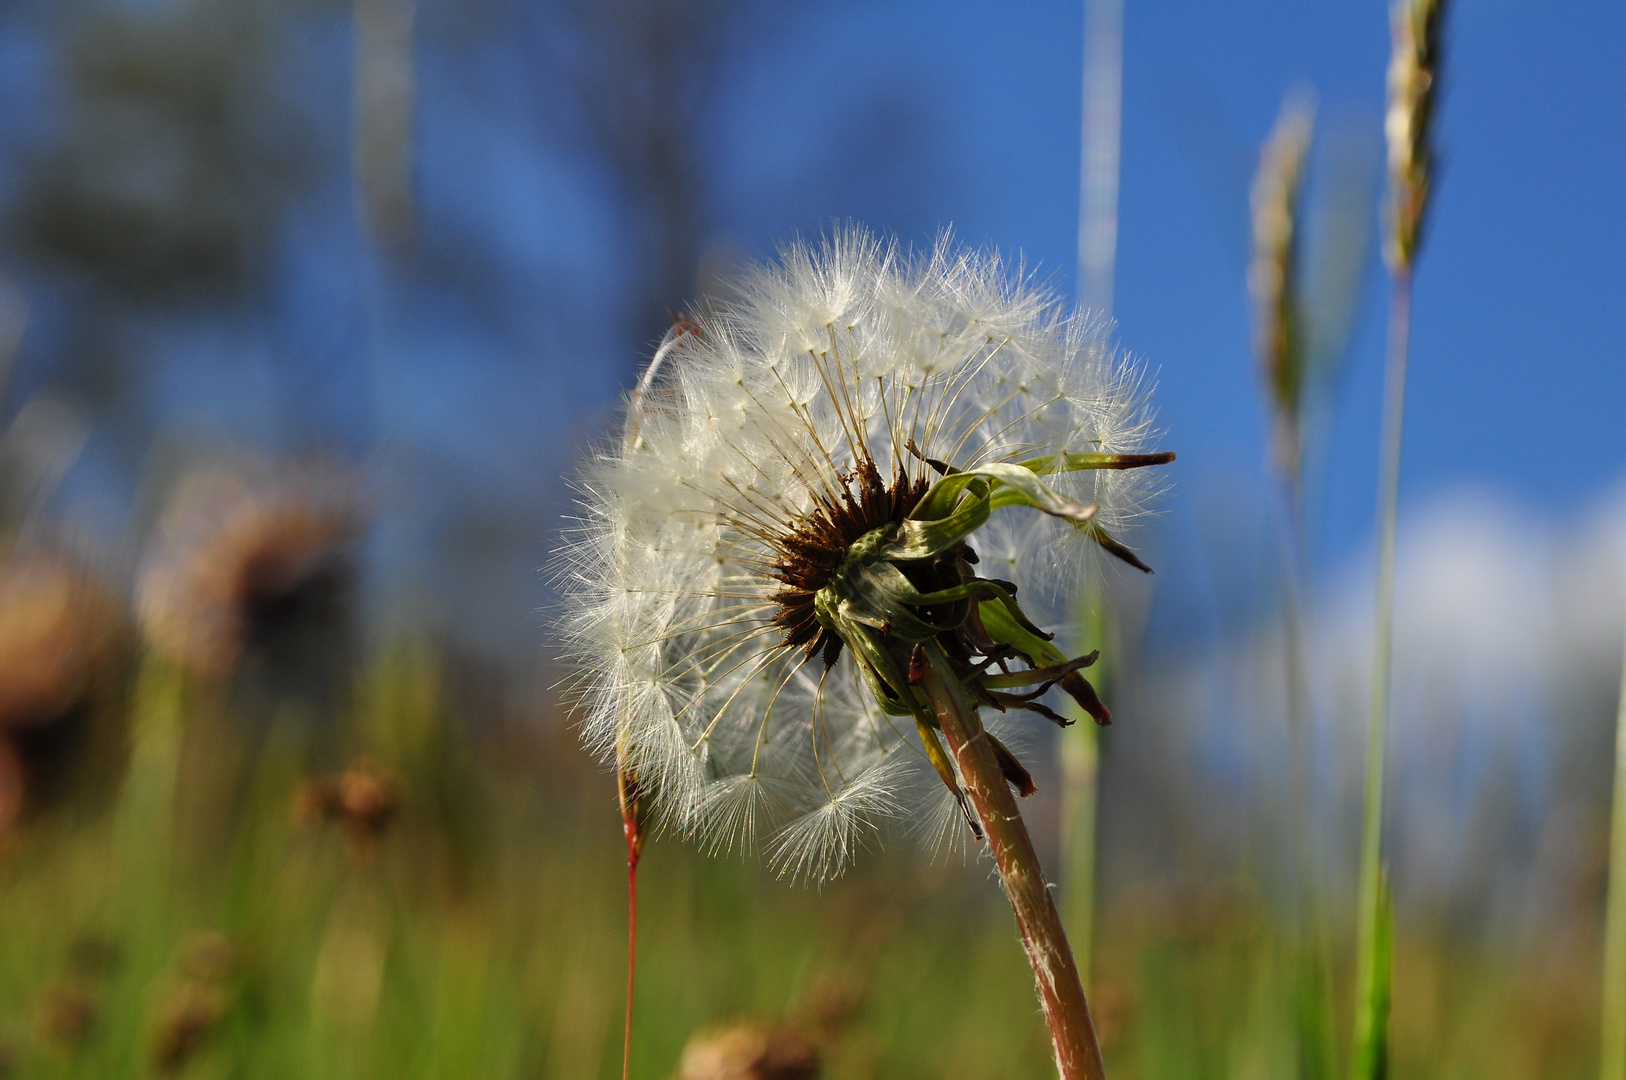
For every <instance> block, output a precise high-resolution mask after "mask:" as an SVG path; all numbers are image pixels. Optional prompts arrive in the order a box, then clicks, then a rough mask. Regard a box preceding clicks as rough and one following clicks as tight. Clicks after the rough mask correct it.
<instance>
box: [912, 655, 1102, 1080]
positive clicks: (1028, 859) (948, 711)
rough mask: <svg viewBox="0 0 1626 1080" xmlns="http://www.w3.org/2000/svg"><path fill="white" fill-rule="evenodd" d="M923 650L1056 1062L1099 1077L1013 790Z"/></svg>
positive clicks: (1078, 986)
mask: <svg viewBox="0 0 1626 1080" xmlns="http://www.w3.org/2000/svg"><path fill="white" fill-rule="evenodd" d="M925 650H926V660H927V664H926V672H925V684H924V685H925V690H926V695H927V697H928V699H929V700H930V701H931V706H932V711H933V713H934V714H935V715H936V717H937V722H938V725H939V726H940V727H941V728H942V731H943V736H944V738H946V739H947V740H948V744H949V751H950V752H951V753H952V754H953V755H954V761H955V763H956V764H957V765H958V766H959V768H960V775H961V776H962V777H963V778H964V780H965V786H966V793H967V794H968V795H969V796H970V798H971V804H972V806H974V807H976V810H977V816H978V817H979V818H980V819H981V820H982V826H983V831H984V833H985V834H986V836H987V838H988V848H989V850H990V851H991V852H992V853H993V856H994V865H995V866H996V867H998V869H999V879H1000V881H1001V882H1002V883H1003V884H1004V886H1005V895H1006V897H1007V898H1008V899H1009V900H1010V902H1011V908H1012V910H1013V911H1015V913H1016V925H1017V928H1018V930H1019V931H1020V932H1021V935H1022V946H1023V948H1025V949H1026V950H1027V954H1028V962H1029V963H1030V964H1031V965H1032V966H1033V975H1034V978H1035V979H1036V980H1037V982H1038V987H1039V1000H1040V1002H1041V1004H1042V1005H1043V1006H1044V1012H1045V1020H1046V1021H1047V1022H1048V1023H1049V1025H1050V1038H1051V1042H1052V1043H1053V1044H1054V1046H1055V1050H1056V1066H1057V1068H1058V1069H1059V1070H1060V1072H1061V1076H1062V1080H1104V1077H1105V1075H1106V1072H1105V1068H1104V1066H1103V1065H1102V1062H1101V1046H1100V1044H1099V1042H1098V1041H1097V1040H1096V1037H1095V1024H1094V1022H1093V1021H1092V1020H1091V1019H1090V1006H1089V1002H1088V1001H1086V1000H1085V997H1084V984H1083V982H1082V981H1080V979H1079V976H1078V966H1077V964H1075V963H1074V961H1073V951H1072V949H1071V948H1069V947H1068V944H1067V932H1066V931H1065V930H1064V929H1063V928H1062V924H1061V914H1060V913H1059V912H1058V911H1057V910H1056V904H1055V901H1054V900H1053V899H1052V898H1051V895H1050V888H1049V886H1048V885H1046V884H1045V879H1044V869H1043V868H1042V867H1041V866H1040V865H1039V856H1038V853H1037V852H1035V851H1034V850H1033V841H1032V840H1031V839H1030V838H1029V837H1028V830H1027V826H1026V825H1025V824H1024V823H1023V821H1022V813H1021V811H1020V810H1018V809H1017V806H1016V797H1015V796H1014V795H1013V794H1011V789H1010V787H1009V786H1008V785H1007V784H1006V782H1005V777H1004V775H1003V774H1002V773H1001V772H1000V768H999V763H998V762H997V761H996V760H995V758H994V751H993V747H992V746H990V745H989V743H988V739H987V737H986V735H985V734H984V733H983V730H982V722H981V721H980V720H979V719H978V718H977V707H976V705H975V703H974V702H972V700H971V699H970V697H969V696H968V695H967V694H966V691H965V688H964V687H963V686H961V685H960V682H959V680H958V679H957V678H955V677H954V674H953V672H952V670H951V669H950V667H949V661H948V657H947V656H946V655H945V654H944V653H943V650H942V647H941V646H939V645H938V644H937V643H936V642H935V641H928V642H926V644H925Z"/></svg>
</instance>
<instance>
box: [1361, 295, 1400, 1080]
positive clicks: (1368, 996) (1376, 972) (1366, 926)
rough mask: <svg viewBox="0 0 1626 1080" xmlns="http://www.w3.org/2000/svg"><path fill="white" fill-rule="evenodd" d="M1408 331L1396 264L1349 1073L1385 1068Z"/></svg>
mask: <svg viewBox="0 0 1626 1080" xmlns="http://www.w3.org/2000/svg"><path fill="white" fill-rule="evenodd" d="M1410 330H1411V270H1410V268H1409V267H1408V266H1404V265H1401V266H1396V267H1395V268H1394V276H1393V292H1392V293H1391V295H1390V298H1389V367H1388V372H1387V374H1386V375H1385V377H1384V401H1383V448H1382V453H1383V457H1382V465H1381V474H1380V476H1379V479H1378V577H1377V607H1376V611H1375V613H1374V616H1373V630H1372V702H1371V721H1370V724H1371V726H1370V729H1369V731H1368V733H1367V744H1366V814H1365V820H1364V821H1363V823H1362V827H1361V877H1360V892H1359V898H1358V904H1359V907H1358V908H1357V917H1358V919H1359V924H1358V926H1357V930H1356V933H1357V937H1356V969H1355V1069H1354V1077H1355V1080H1372V1078H1376V1077H1380V1076H1382V1075H1383V1074H1384V1072H1385V1071H1386V1070H1385V1063H1386V1059H1387V1057H1388V1048H1387V1043H1388V1037H1387V1036H1388V1005H1389V985H1388V984H1389V978H1388V975H1389V957H1388V955H1387V953H1388V948H1389V932H1388V926H1387V922H1388V919H1389V905H1388V903H1387V902H1386V891H1387V890H1386V883H1385V881H1384V871H1383V765H1384V735H1385V729H1386V727H1387V726H1388V721H1389V682H1390V673H1389V666H1390V660H1391V657H1392V653H1393V641H1394V602H1395V580H1394V578H1395V524H1396V519H1397V517H1398V513H1399V503H1400V447H1401V436H1402V432H1403V427H1404V421H1405V411H1406V353H1407V346H1408V339H1409V335H1410Z"/></svg>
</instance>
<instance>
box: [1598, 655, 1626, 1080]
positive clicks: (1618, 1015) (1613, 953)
mask: <svg viewBox="0 0 1626 1080" xmlns="http://www.w3.org/2000/svg"><path fill="white" fill-rule="evenodd" d="M1619 710H1620V711H1619V713H1618V715H1617V716H1616V718H1615V796H1614V798H1615V805H1614V815H1613V816H1614V820H1613V821H1612V822H1611V825H1610V829H1609V906H1608V908H1607V909H1606V912H1605V915H1604V924H1603V1021H1602V1030H1601V1033H1600V1034H1601V1045H1600V1047H1599V1051H1600V1052H1599V1057H1598V1076H1599V1080H1626V656H1623V657H1622V660H1621V676H1620V706H1619Z"/></svg>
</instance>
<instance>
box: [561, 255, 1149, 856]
mask: <svg viewBox="0 0 1626 1080" xmlns="http://www.w3.org/2000/svg"><path fill="white" fill-rule="evenodd" d="M1107 329H1108V328H1107V327H1106V326H1105V325H1103V324H1102V323H1100V322H1099V321H1091V320H1090V319H1088V318H1086V317H1084V316H1078V315H1070V314H1068V313H1067V312H1066V311H1065V310H1064V309H1063V307H1062V305H1061V304H1060V303H1059V302H1058V301H1057V300H1055V299H1054V298H1053V297H1052V296H1050V295H1049V294H1048V293H1046V292H1044V291H1042V290H1039V289H1036V288H1034V287H1033V286H1032V285H1031V283H1030V282H1028V281H1026V280H1024V279H1023V278H1022V276H1021V275H1020V274H1013V273H1011V272H1010V271H1009V270H1008V269H1007V268H1006V267H1005V265H1004V264H1003V263H1002V262H1001V260H1000V259H999V257H998V255H997V254H993V253H989V252H980V251H973V250H967V249H965V248H962V247H960V246H958V245H957V244H955V243H954V242H953V241H952V239H951V238H950V237H949V236H947V235H944V236H943V237H942V238H940V239H939V240H938V242H937V243H936V245H935V246H934V247H933V248H932V249H931V250H930V251H929V252H928V253H925V254H918V255H917V254H911V253H909V252H906V251H904V250H903V249H901V248H900V247H899V246H898V245H897V244H896V243H895V242H888V241H883V240H880V239H877V238H876V237H874V236H873V235H871V234H870V233H868V232H865V231H863V230H861V229H854V228H847V229H842V230H839V231H837V232H836V233H835V234H834V235H833V236H831V237H829V238H828V239H826V240H824V241H823V242H822V243H819V244H817V245H814V244H808V243H803V242H798V243H794V244H792V245H790V246H788V247H786V248H784V249H783V250H782V252H781V257H780V260H779V262H778V263H777V264H772V265H767V266H762V267H759V268H757V269H755V270H753V271H751V272H749V273H748V274H747V275H745V276H744V278H743V280H742V281H740V282H739V283H738V285H737V295H736V296H735V297H734V298H733V299H731V300H728V301H726V302H722V303H720V304H718V305H716V306H715V308H714V309H713V310H710V311H708V312H707V313H706V314H705V315H704V316H703V317H702V318H700V319H699V320H698V321H690V320H687V319H685V320H681V321H680V323H679V325H678V326H677V327H675V328H674V329H673V331H672V332H671V333H669V334H668V335H667V338H666V340H665V341H664V342H663V343H662V345H661V348H660V350H659V351H658V352H657V354H656V356H655V359H654V360H653V361H652V362H651V365H650V368H649V369H648V371H647V372H646V373H645V376H644V378H643V379H642V380H641V381H640V384H639V387H638V390H637V391H636V392H635V393H634V394H633V395H632V398H631V400H630V401H629V403H628V406H627V411H626V418H625V425H624V431H623V436H622V438H621V439H619V440H617V442H616V443H615V445H613V446H611V447H608V448H606V449H604V450H602V451H601V452H599V453H598V454H596V455H595V456H594V457H593V458H592V459H591V461H590V462H589V463H588V464H587V466H586V467H585V468H584V470H583V472H582V475H581V478H580V481H579V487H580V492H581V513H580V516H579V518H578V519H577V521H576V524H575V527H574V528H573V529H572V530H571V531H570V532H569V533H568V534H567V537H566V539H565V541H564V543H563V545H562V547H561V550H560V551H559V553H558V556H557V558H556V561H555V568H556V576H557V580H558V581H559V584H560V588H561V591H562V593H563V595H564V600H563V618H562V633H563V637H564V640H565V643H566V654H567V657H568V659H569V660H570V662H571V664H572V666H573V669H574V672H575V674H574V676H573V678H572V680H571V684H570V685H571V688H572V690H573V694H574V698H575V700H576V704H577V707H578V709H579V711H580V716H581V727H582V733H583V738H584V741H585V743H586V745H587V747H588V748H589V749H590V750H591V751H592V752H594V753H595V754H597V755H599V756H600V757H601V758H602V759H604V760H606V761H610V760H613V761H617V762H619V763H620V765H621V766H622V767H623V768H624V769H629V770H632V771H633V772H634V773H635V774H636V776H637V779H638V784H639V787H640V789H641V790H642V791H643V792H644V793H645V796H646V797H647V798H648V799H650V800H651V802H652V804H653V807H654V810H655V811H656V813H657V814H658V815H659V818H660V820H661V822H662V823H663V824H664V825H665V826H666V827H668V828H672V829H675V830H677V831H679V832H681V833H683V834H685V835H687V836H690V837H692V838H694V839H696V840H697V841H698V842H700V843H701V844H702V845H704V846H706V847H707V848H709V849H711V850H713V851H716V850H723V849H734V848H736V847H738V848H750V847H752V846H754V845H756V844H758V843H761V844H762V845H763V846H765V847H766V848H767V849H768V851H769V854H770V857H771V859H772V861H773V864H774V865H775V866H776V867H777V868H778V869H779V870H780V871H781V872H782V873H784V874H787V875H789V876H792V877H797V878H803V879H823V878H827V877H830V876H833V875H835V874H837V873H839V872H840V871H841V869H842V868H843V867H844V866H845V865H846V864H847V862H848V861H849V860H850V858H851V856H852V854H853V853H854V852H855V851H856V850H858V849H859V848H861V847H862V846H863V845H864V844H865V842H866V841H867V840H868V839H870V838H871V837H873V836H874V835H876V833H877V831H878V830H879V829H880V828H881V827H882V825H883V824H885V823H886V822H888V821H889V820H890V819H896V818H908V819H912V820H914V821H915V822H916V823H917V824H919V823H922V822H926V821H928V820H929V819H932V818H933V817H934V814H935V816H936V819H937V820H938V821H939V822H941V821H942V820H943V818H942V814H941V808H942V806H944V805H946V806H947V807H949V808H950V810H951V811H952V812H954V813H956V814H962V813H963V814H964V815H965V816H966V820H967V822H970V821H971V817H970V811H969V810H968V809H966V804H965V801H964V800H963V798H961V797H960V791H959V786H958V783H957V779H958V778H957V776H956V774H955V773H954V771H953V770H954V766H953V765H952V763H950V762H949V761H948V760H947V759H946V758H945V757H944V755H943V754H942V751H941V747H940V746H939V745H938V741H937V738H936V736H935V735H934V734H933V732H932V730H931V728H932V726H933V722H932V720H931V718H930V716H929V714H924V715H923V712H922V706H921V703H920V699H919V695H918V694H916V693H915V692H914V691H913V690H912V689H911V688H910V686H911V684H912V683H913V682H914V681H916V678H915V677H916V665H917V664H918V663H921V662H922V661H921V660H920V657H921V656H922V653H921V643H922V642H926V643H927V644H928V645H929V646H930V647H931V648H933V649H938V648H940V649H941V652H934V653H933V655H939V656H944V655H946V656H947V657H948V658H949V659H950V662H951V663H952V664H953V666H954V670H955V672H956V675H957V676H958V677H959V678H960V679H961V680H962V682H963V683H964V685H966V686H967V687H968V688H970V689H971V690H972V691H973V692H974V693H975V694H976V697H977V700H978V701H979V702H980V703H981V704H982V705H983V706H984V709H983V714H984V722H985V724H986V725H987V729H988V731H989V732H990V734H991V735H993V736H995V739H994V740H993V741H994V743H995V746H996V749H998V750H999V751H1000V752H1001V765H1002V767H1003V768H1004V769H1005V772H1006V775H1007V777H1008V778H1009V779H1010V780H1011V782H1012V783H1013V784H1014V785H1016V786H1017V787H1018V788H1019V790H1020V789H1022V788H1023V782H1024V779H1025V776H1026V774H1025V770H1023V769H1022V767H1021V765H1020V764H1019V763H1017V762H1016V760H1015V756H1014V755H1013V754H1011V753H1010V752H1009V751H1007V750H1006V749H1005V747H1004V745H1003V743H1002V742H1000V737H1002V736H1004V735H1006V734H1007V733H1008V732H1009V731H1011V730H1012V729H1013V728H1016V727H1020V726H1024V725H1025V724H1026V723H1028V722H1029V721H1031V720H1033V719H1034V717H1033V716H1032V715H1031V714H1033V713H1038V714H1041V715H1044V716H1048V717H1050V718H1051V719H1055V720H1059V719H1060V718H1059V716H1058V715H1057V714H1056V713H1054V711H1053V710H1051V709H1050V708H1049V707H1048V706H1045V705H1044V704H1043V703H1042V701H1041V700H1040V699H1041V698H1042V697H1044V696H1045V693H1046V692H1047V691H1049V690H1050V689H1051V688H1052V687H1053V686H1057V685H1058V684H1059V686H1060V688H1061V689H1062V690H1065V691H1067V692H1069V693H1071V694H1072V695H1073V696H1074V697H1075V698H1076V699H1078V700H1079V701H1080V702H1081V704H1083V705H1084V706H1085V707H1086V708H1088V709H1090V711H1091V712H1092V714H1094V715H1095V716H1096V719H1097V720H1098V721H1101V722H1105V721H1106V719H1107V714H1106V710H1105V709H1104V708H1102V707H1100V705H1099V702H1098V701H1096V700H1095V699H1094V692H1093V690H1091V689H1089V686H1088V683H1086V682H1084V680H1083V678H1082V676H1081V675H1080V674H1079V672H1080V669H1082V668H1083V667H1085V666H1087V665H1088V663H1090V662H1091V660H1093V654H1092V655H1091V656H1088V657H1076V658H1072V659H1068V658H1067V657H1065V656H1064V655H1063V654H1061V653H1060V652H1059V651H1058V650H1057V649H1056V648H1055V647H1054V646H1052V645H1050V644H1049V643H1048V637H1049V635H1046V634H1043V633H1042V632H1041V631H1039V629H1038V627H1036V626H1034V625H1033V624H1032V623H1031V622H1029V621H1028V618H1027V616H1026V614H1025V613H1024V612H1023V610H1022V608H1021V607H1019V606H1018V604H1017V602H1016V598H1017V597H1018V596H1020V598H1021V601H1022V604H1023V605H1024V606H1025V607H1026V608H1027V609H1028V610H1029V611H1032V612H1040V611H1043V612H1044V614H1045V615H1054V614H1055V613H1057V612H1061V611H1064V610H1065V606H1066V598H1067V597H1069V596H1070V595H1073V594H1074V593H1075V592H1076V590H1077V588H1078V587H1079V585H1080V584H1081V583H1082V577H1081V576H1082V575H1083V574H1084V573H1086V572H1087V567H1088V566H1089V564H1091V563H1092V562H1093V561H1094V560H1093V559H1092V554H1093V553H1096V552H1100V551H1102V550H1105V551H1106V552H1109V553H1111V554H1114V555H1116V556H1118V557H1119V558H1122V559H1125V560H1126V561H1129V562H1132V563H1134V564H1135V565H1140V564H1139V562H1138V560H1136V559H1135V557H1134V556H1133V554H1132V553H1130V551H1129V549H1128V548H1127V547H1125V546H1123V545H1122V544H1121V543H1120V542H1119V538H1120V537H1121V535H1122V531H1123V530H1124V528H1125V527H1126V526H1127V525H1128V524H1129V523H1130V521H1131V519H1132V518H1134V517H1135V516H1136V515H1137V514H1139V513H1140V512H1142V510H1143V508H1144V505H1145V502H1146V500H1147V498H1148V497H1149V496H1150V495H1151V494H1152V493H1153V487H1154V486H1155V485H1154V484H1153V483H1152V482H1150V481H1149V474H1148V473H1147V472H1146V471H1144V470H1142V469H1140V468H1139V467H1140V466H1144V465H1155V464H1162V463H1164V462H1166V461H1168V460H1172V457H1173V455H1171V454H1153V453H1147V452H1146V446H1147V443H1148V441H1149V439H1150V436H1151V427H1150V420H1151V418H1150V413H1149V411H1148V408H1147V405H1146V397H1145V394H1144V392H1143V388H1142V382H1141V379H1140V377H1139V375H1138V373H1137V372H1136V370H1135V369H1134V367H1133V366H1132V365H1130V364H1128V363H1124V362H1121V361H1119V360H1118V359H1117V358H1115V356H1114V354H1113V351H1112V348H1111V346H1110V344H1109V343H1108V340H1107ZM1041 478H1042V479H1041ZM1034 510H1039V511H1042V512H1040V513H1035V512H1033V511H1034ZM979 530H980V531H979ZM979 552H980V553H981V558H980V559H979ZM979 566H980V567H981V569H982V571H985V572H987V573H988V574H989V575H990V576H988V577H980V576H978V573H979V572H978V570H977V569H976V568H977V567H979ZM1143 568H1144V567H1143ZM1052 628H1053V627H1052ZM928 639H930V640H928ZM1013 665H1014V666H1013ZM1027 790H1031V781H1028V782H1027ZM1024 793H1026V791H1024ZM962 828H963V827H962ZM971 829H972V830H975V829H976V825H975V824H972V825H971ZM927 831H936V832H941V829H935V830H934V829H930V828H929V827H928V829H927Z"/></svg>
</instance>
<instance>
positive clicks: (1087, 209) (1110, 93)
mask: <svg viewBox="0 0 1626 1080" xmlns="http://www.w3.org/2000/svg"><path fill="white" fill-rule="evenodd" d="M1122 129H1123V0H1085V3H1084V99H1083V130H1082V132H1081V139H1080V156H1079V184H1078V299H1079V305H1080V306H1081V307H1082V308H1083V309H1084V310H1086V311H1088V312H1091V313H1092V314H1094V315H1095V316H1098V317H1100V318H1103V319H1110V318H1111V317H1112V299H1113V295H1112V294H1113V278H1114V276H1115V274H1116V270H1117V262H1118V174H1119V152H1120V144H1121V136H1122ZM1083 616H1084V617H1083V619H1082V620H1081V621H1082V623H1083V625H1084V627H1085V629H1086V638H1085V641H1083V642H1081V643H1080V644H1081V646H1082V647H1083V648H1085V649H1088V648H1092V647H1098V648H1101V649H1102V661H1101V662H1098V663H1097V665H1096V667H1095V669H1094V675H1093V676H1092V677H1093V678H1094V680H1095V683H1096V686H1097V688H1098V689H1099V690H1100V691H1101V692H1102V693H1104V694H1106V693H1110V688H1109V687H1108V686H1105V685H1103V682H1104V681H1110V676H1109V671H1110V669H1111V665H1113V664H1114V663H1115V662H1116V660H1115V656H1114V651H1113V649H1112V647H1111V644H1110V643H1109V642H1108V641H1107V640H1106V637H1107V634H1108V632H1109V629H1110V618H1109V616H1108V613H1107V610H1106V607H1105V597H1104V596H1103V595H1100V594H1099V593H1097V595H1095V596H1092V597H1088V598H1086V602H1085V607H1084V610H1083ZM1075 715H1077V716H1078V719H1080V720H1085V721H1086V722H1084V723H1079V724H1075V725H1074V726H1073V729H1072V730H1071V731H1066V732H1063V733H1062V735H1061V785H1062V787H1061V845H1062V850H1061V859H1062V863H1061V881H1062V888H1063V893H1062V908H1063V915H1064V922H1065V923H1066V926H1067V933H1068V936H1069V937H1070V938H1071V940H1072V943H1073V955H1074V956H1075V957H1076V958H1077V962H1078V969H1079V972H1080V975H1081V977H1082V979H1083V982H1084V983H1085V985H1088V984H1089V981H1090V969H1091V967H1092V965H1093V957H1094V953H1095V859H1096V822H1097V817H1098V811H1099V803H1100V775H1101V736H1100V732H1099V731H1097V730H1096V727H1095V725H1094V724H1093V723H1089V722H1087V721H1088V718H1087V717H1084V716H1082V715H1080V714H1075Z"/></svg>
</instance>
